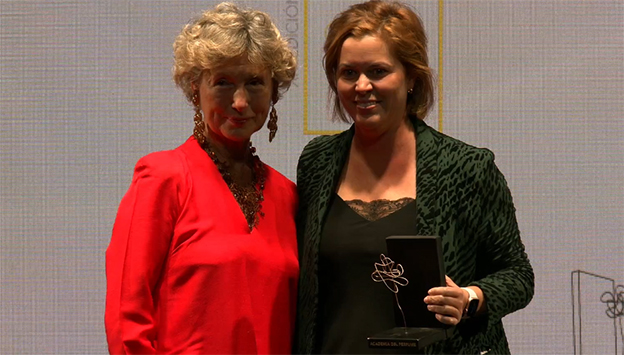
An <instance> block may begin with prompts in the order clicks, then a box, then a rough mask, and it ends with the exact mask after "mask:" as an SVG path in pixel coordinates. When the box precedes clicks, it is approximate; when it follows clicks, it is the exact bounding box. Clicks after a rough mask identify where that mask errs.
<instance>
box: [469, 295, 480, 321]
mask: <svg viewBox="0 0 624 355" xmlns="http://www.w3.org/2000/svg"><path fill="white" fill-rule="evenodd" d="M478 307H479V300H478V299H472V300H470V303H468V309H467V310H466V315H467V316H468V317H472V316H473V315H474V314H475V313H476V312H477V308H478Z"/></svg>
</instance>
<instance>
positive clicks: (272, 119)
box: [267, 105, 277, 143]
mask: <svg viewBox="0 0 624 355" xmlns="http://www.w3.org/2000/svg"><path fill="white" fill-rule="evenodd" d="M267 128H268V129H269V143H270V142H273V138H275V133H276V132H277V111H275V105H271V113H270V114H269V123H267Z"/></svg>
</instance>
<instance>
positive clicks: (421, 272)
mask: <svg viewBox="0 0 624 355" xmlns="http://www.w3.org/2000/svg"><path fill="white" fill-rule="evenodd" d="M386 245H387V247H388V256H386V255H384V254H381V255H380V261H379V262H377V263H375V271H373V273H372V274H371V278H372V279H373V281H375V282H382V283H384V284H385V286H386V287H387V288H388V289H389V290H390V291H391V292H393V293H394V296H395V297H394V318H395V325H396V327H395V328H392V329H388V330H387V331H384V332H382V333H379V334H375V335H373V336H369V337H368V346H369V347H371V348H413V349H422V348H424V347H426V346H428V345H430V344H433V343H435V342H437V341H440V340H443V339H446V338H449V337H450V336H451V335H452V334H453V330H454V327H451V326H448V325H445V324H443V323H441V322H440V321H438V320H437V319H436V317H435V313H433V312H431V311H429V310H428V309H427V304H426V303H425V302H424V301H423V299H424V298H425V297H426V296H427V294H428V292H429V289H431V288H433V287H439V286H446V279H445V272H444V263H443V259H442V244H441V241H440V237H431V236H392V237H388V238H386Z"/></svg>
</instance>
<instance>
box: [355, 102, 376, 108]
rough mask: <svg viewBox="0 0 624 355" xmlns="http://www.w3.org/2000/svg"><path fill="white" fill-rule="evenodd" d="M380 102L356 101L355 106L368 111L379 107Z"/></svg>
mask: <svg viewBox="0 0 624 355" xmlns="http://www.w3.org/2000/svg"><path fill="white" fill-rule="evenodd" d="M378 103H379V101H377V100H357V101H355V105H356V106H357V108H361V109H368V108H371V107H374V106H375V105H377V104H378Z"/></svg>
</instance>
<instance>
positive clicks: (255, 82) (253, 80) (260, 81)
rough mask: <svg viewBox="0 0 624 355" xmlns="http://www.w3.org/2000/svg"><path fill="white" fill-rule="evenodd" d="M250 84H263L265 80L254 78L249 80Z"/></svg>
mask: <svg viewBox="0 0 624 355" xmlns="http://www.w3.org/2000/svg"><path fill="white" fill-rule="evenodd" d="M249 85H251V86H261V85H264V80H262V79H260V78H253V79H251V80H250V81H249Z"/></svg>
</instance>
